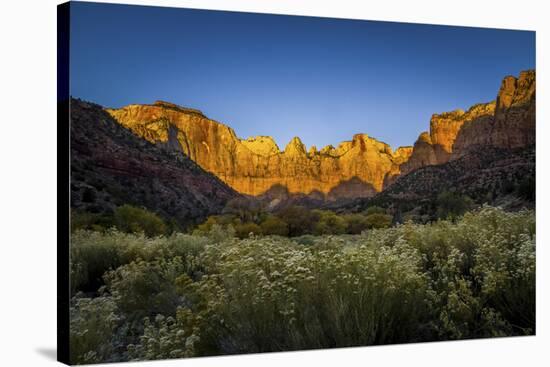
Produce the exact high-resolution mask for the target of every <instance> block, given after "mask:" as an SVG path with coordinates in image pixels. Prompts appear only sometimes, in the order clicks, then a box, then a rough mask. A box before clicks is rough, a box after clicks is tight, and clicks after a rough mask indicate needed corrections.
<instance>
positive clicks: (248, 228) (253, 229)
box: [235, 222, 262, 238]
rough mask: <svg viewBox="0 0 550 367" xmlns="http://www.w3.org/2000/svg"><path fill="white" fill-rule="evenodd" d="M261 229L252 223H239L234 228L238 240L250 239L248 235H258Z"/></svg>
mask: <svg viewBox="0 0 550 367" xmlns="http://www.w3.org/2000/svg"><path fill="white" fill-rule="evenodd" d="M261 233H262V228H261V227H260V226H259V225H257V224H256V223H253V222H246V223H239V224H237V225H236V226H235V235H236V236H237V237H239V238H247V237H250V234H253V235H259V234H261Z"/></svg>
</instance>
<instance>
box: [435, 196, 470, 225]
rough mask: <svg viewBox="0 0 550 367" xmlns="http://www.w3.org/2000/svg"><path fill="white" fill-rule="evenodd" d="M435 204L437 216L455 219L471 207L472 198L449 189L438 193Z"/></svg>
mask: <svg viewBox="0 0 550 367" xmlns="http://www.w3.org/2000/svg"><path fill="white" fill-rule="evenodd" d="M436 204H437V216H438V218H440V219H451V220H455V219H456V218H458V217H459V216H461V215H463V214H464V213H466V211H468V210H470V209H472V207H473V201H472V199H470V198H469V197H467V196H463V195H460V194H458V193H455V192H450V191H445V192H442V193H441V194H439V195H438V197H437V201H436Z"/></svg>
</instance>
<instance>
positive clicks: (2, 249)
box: [0, 0, 550, 367]
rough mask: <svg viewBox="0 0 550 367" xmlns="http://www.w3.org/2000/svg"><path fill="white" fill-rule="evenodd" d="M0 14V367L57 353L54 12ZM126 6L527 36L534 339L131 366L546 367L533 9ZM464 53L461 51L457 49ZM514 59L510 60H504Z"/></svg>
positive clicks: (543, 42)
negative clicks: (533, 148) (531, 83)
mask: <svg viewBox="0 0 550 367" xmlns="http://www.w3.org/2000/svg"><path fill="white" fill-rule="evenodd" d="M57 3H58V1H55V0H37V1H29V0H26V1H17V0H12V1H2V2H1V5H0V6H1V7H2V10H1V11H0V38H1V42H0V88H1V89H0V90H1V98H0V213H1V214H0V215H1V218H0V272H1V275H0V339H1V342H0V365H2V366H20V365H21V366H41V365H48V364H49V365H51V364H54V363H56V362H55V353H56V299H55V297H56V8H55V6H56V4H57ZM127 3H135V4H148V5H164V6H179V7H195V8H206V9H223V10H241V11H251V12H265V13H270V12H271V13H280V14H296V15H317V16H328V17H339V18H357V19H370V20H391V21H404V22H416V23H436V24H448V25H467V26H483V27H497V28H517V29H529V30H536V31H537V99H538V106H537V109H538V110H537V138H538V139H537V140H538V142H537V188H538V190H537V203H538V205H537V206H538V215H537V217H538V218H537V223H538V228H537V230H538V238H537V263H538V264H537V265H538V266H537V269H538V271H537V277H538V284H537V311H538V312H537V334H538V335H537V336H536V337H523V338H505V339H492V340H476V341H464V342H442V343H426V344H409V345H396V346H382V347H367V348H351V349H339V350H325V351H317V352H294V353H274V354H264V355H249V356H236V357H218V358H200V359H193V360H173V361H166V362H149V363H141V364H140V366H155V367H158V366H181V365H185V366H194V367H199V366H215V365H219V364H222V363H223V364H224V365H225V366H235V367H236V366H239V367H248V366H258V365H262V366H281V365H288V366H294V365H296V366H298V365H300V366H308V365H311V366H312V365H315V366H335V365H336V366H337V365H374V366H392V365H401V366H423V367H428V366H445V367H450V366H461V367H464V366H499V367H500V366H520V365H521V366H540V365H548V363H550V362H549V361H550V353H549V352H548V350H549V348H550V337H549V335H550V322H549V320H550V307H549V306H550V303H549V293H550V280H549V274H550V271H549V270H548V268H549V267H550V259H549V253H550V250H549V247H548V246H550V241H549V237H550V230H549V228H550V223H549V218H550V216H549V215H548V214H547V213H548V209H547V206H548V205H549V204H550V202H549V200H548V197H549V195H548V190H546V189H547V188H548V184H549V180H548V166H549V164H550V157H549V155H550V148H549V147H548V146H547V145H546V144H545V143H546V142H547V141H548V140H549V139H550V134H549V119H548V117H549V112H548V111H549V110H548V107H549V105H550V101H549V98H548V95H549V94H548V86H549V85H550V84H549V76H548V65H549V61H548V60H550V55H549V51H548V50H549V46H550V34H549V29H548V23H549V22H550V18H548V15H546V17H545V13H546V14H550V11H548V10H547V9H545V3H546V4H548V2H546V1H543V0H537V1H530V0H523V1H517V0H516V1H505V0H500V1H482V0H477V1H470V0H454V1H442V0H439V1H437V0H434V1H428V0H425V1H424V0H409V1H407V0H403V1H391V0H386V1H371V2H369V1H351V0H332V1H324V0H316V1H315V0H225V1H223V0H201V1H199V0H195V1H191V0H189V1H185V0H172V1H160V0H157V1H128V2H127ZM466 52H467V50H466ZM510 52H514V50H510Z"/></svg>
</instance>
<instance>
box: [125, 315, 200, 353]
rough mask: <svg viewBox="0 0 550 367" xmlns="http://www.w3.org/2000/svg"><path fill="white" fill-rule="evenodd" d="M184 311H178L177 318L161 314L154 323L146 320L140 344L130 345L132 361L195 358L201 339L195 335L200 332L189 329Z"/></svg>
mask: <svg viewBox="0 0 550 367" xmlns="http://www.w3.org/2000/svg"><path fill="white" fill-rule="evenodd" d="M183 311H184V310H180V311H178V313H177V315H176V317H172V316H168V317H164V316H163V315H160V314H159V315H157V316H156V317H155V318H154V319H153V321H151V319H150V318H148V317H147V318H145V321H144V331H143V335H142V336H140V338H139V343H138V344H137V345H134V344H130V345H128V354H129V357H130V360H134V361H140V360H148V359H166V358H185V357H193V356H194V355H195V343H196V342H198V341H199V340H200V338H199V337H198V336H197V335H195V334H194V332H198V330H193V329H187V326H188V322H187V318H186V317H185V316H186V315H185V314H184V312H183Z"/></svg>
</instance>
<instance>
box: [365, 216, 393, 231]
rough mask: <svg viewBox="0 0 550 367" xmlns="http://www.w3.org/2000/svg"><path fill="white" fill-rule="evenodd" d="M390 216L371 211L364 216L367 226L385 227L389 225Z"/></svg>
mask: <svg viewBox="0 0 550 367" xmlns="http://www.w3.org/2000/svg"><path fill="white" fill-rule="evenodd" d="M392 219H393V218H392V216H391V215H388V214H382V213H373V214H369V215H367V216H366V217H365V221H366V224H367V228H369V229H370V228H387V227H389V226H391V222H392Z"/></svg>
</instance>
